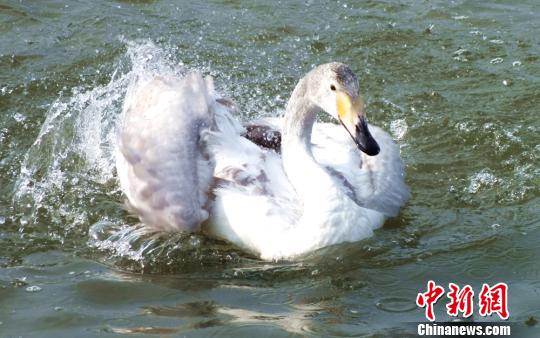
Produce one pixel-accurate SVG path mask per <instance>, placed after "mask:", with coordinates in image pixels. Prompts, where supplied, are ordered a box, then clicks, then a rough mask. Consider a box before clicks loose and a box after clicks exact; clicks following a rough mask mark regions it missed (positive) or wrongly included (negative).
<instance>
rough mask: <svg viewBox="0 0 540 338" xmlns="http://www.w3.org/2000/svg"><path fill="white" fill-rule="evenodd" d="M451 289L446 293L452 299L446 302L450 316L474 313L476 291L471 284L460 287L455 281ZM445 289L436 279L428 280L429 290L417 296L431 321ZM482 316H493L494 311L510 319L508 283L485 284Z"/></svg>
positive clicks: (482, 293)
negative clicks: (491, 285) (434, 307)
mask: <svg viewBox="0 0 540 338" xmlns="http://www.w3.org/2000/svg"><path fill="white" fill-rule="evenodd" d="M448 288H449V291H448V293H447V294H446V296H447V297H448V299H450V301H449V302H448V303H447V304H446V313H447V314H448V315H449V316H452V317H457V316H458V315H459V314H460V313H461V314H462V317H463V318H467V317H470V316H471V315H472V314H473V310H474V309H473V307H474V302H473V299H474V291H473V289H472V287H471V286H470V285H465V286H464V287H463V288H460V287H459V286H458V285H456V284H454V283H449V284H448ZM444 293H445V290H444V288H443V287H442V286H440V285H437V284H436V283H435V282H434V281H432V280H429V281H428V282H427V291H426V292H423V293H419V294H418V295H417V297H416V305H418V306H419V307H425V308H426V318H427V319H428V320H429V321H431V322H432V321H434V320H435V313H434V311H433V305H434V304H436V303H437V301H438V300H439V299H440V298H441V297H442V295H444ZM478 305H479V307H480V309H479V314H480V316H483V317H486V316H491V315H492V314H493V313H496V314H498V315H499V317H500V318H501V319H508V316H509V312H508V285H506V283H497V284H495V285H494V286H493V287H490V286H489V285H487V284H485V283H484V285H483V286H482V291H481V292H480V294H479V296H478Z"/></svg>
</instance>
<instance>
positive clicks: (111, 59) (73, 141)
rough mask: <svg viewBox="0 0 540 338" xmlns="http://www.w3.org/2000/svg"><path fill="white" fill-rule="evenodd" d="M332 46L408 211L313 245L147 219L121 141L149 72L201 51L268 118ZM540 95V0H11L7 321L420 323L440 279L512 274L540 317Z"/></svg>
mask: <svg viewBox="0 0 540 338" xmlns="http://www.w3.org/2000/svg"><path fill="white" fill-rule="evenodd" d="M328 61H342V62H346V63H348V64H349V65H350V66H351V68H353V69H354V70H356V72H357V74H358V76H359V78H360V83H361V90H362V92H363V93H364V97H365V100H366V106H367V110H368V118H369V120H370V122H371V123H373V124H376V125H379V126H382V127H383V128H384V129H386V130H387V131H389V132H391V133H392V135H393V136H394V138H395V139H396V141H397V142H398V143H399V144H400V145H401V150H402V157H403V159H404V161H405V163H406V165H407V182H408V184H409V186H410V187H411V190H412V199H411V200H410V201H409V203H408V204H407V205H406V206H405V207H404V208H403V210H402V212H401V214H400V215H399V216H398V217H397V218H396V219H392V220H389V221H388V222H387V223H386V225H385V227H383V228H382V229H380V230H378V231H376V233H375V236H374V237H373V238H371V239H368V240H365V241H362V242H359V243H350V244H343V245H338V246H334V247H331V248H326V249H323V250H320V251H318V252H315V253H313V254H311V255H309V256H307V257H305V259H304V260H302V261H300V262H279V263H266V262H261V261H258V260H257V259H255V258H254V257H250V256H248V255H246V254H245V253H242V252H241V251H240V250H238V249H236V248H234V247H231V246H230V245H228V244H227V243H224V242H218V241H215V240H211V239H209V238H204V237H202V236H189V235H181V234H178V235H174V236H171V237H170V238H167V239H163V238H162V239H156V238H148V237H145V236H139V235H137V232H136V229H137V228H136V227H135V226H134V224H135V223H136V220H135V219H133V218H132V217H130V216H129V215H128V214H126V213H125V212H124V211H123V209H122V202H123V199H122V196H121V194H120V192H119V191H118V184H117V182H116V179H115V176H114V175H115V173H114V161H113V157H112V154H111V149H112V148H111V140H112V138H113V136H114V128H115V126H116V122H117V117H118V115H119V114H120V111H121V104H122V99H123V95H124V93H125V90H126V88H127V85H128V83H129V81H130V80H132V79H133V78H134V77H136V76H138V75H140V74H163V73H171V72H177V71H178V65H179V64H180V63H182V64H183V65H185V66H186V67H188V68H198V69H201V70H203V71H204V72H205V73H206V74H211V75H212V76H214V77H215V78H216V84H217V86H218V87H219V88H220V90H222V91H223V92H225V93H226V94H227V95H228V96H230V97H231V98H233V99H234V100H235V101H236V102H237V103H238V105H239V106H240V107H241V112H242V116H241V118H244V119H249V118H252V117H256V116H268V115H276V114H279V113H280V112H281V111H282V108H283V107H284V105H285V102H286V100H287V98H288V96H289V93H290V92H291V90H292V88H293V86H294V84H295V82H296V81H297V79H298V78H300V77H301V76H302V75H303V74H304V73H305V72H307V71H308V70H309V69H310V68H311V67H312V66H314V65H317V64H320V63H324V62H328ZM539 109H540V5H539V4H538V2H537V1H534V0H530V1H520V2H513V1H495V2H488V1H485V2H480V1H453V2H448V1H431V2H420V1H399V2H398V1H363V2H344V1H340V2H332V3H328V4H322V3H321V2H318V1H303V2H300V1H299V2H288V1H283V2H281V3H273V2H266V1H245V2H243V1H235V0H228V1H211V2H208V3H205V4H196V3H194V2H188V1H185V2H178V3H175V4H171V3H170V2H166V1H151V0H148V1H143V0H140V1H136V0H132V1H126V0H125V1H108V2H104V1H96V2H84V1H46V2H45V1H43V2H41V1H40V2H37V1H34V2H32V1H6V0H4V1H2V2H1V3H0V112H1V113H0V140H1V147H0V336H2V337H4V336H7V337H11V336H40V337H47V336H48V337H58V336H78V337H83V336H95V335H102V336H109V335H110V336H118V335H122V334H126V335H132V334H142V335H152V334H157V335H172V336H176V335H178V336H183V335H186V336H200V337H209V336H220V337H221V336H234V337H241V336H245V337H253V336H255V335H261V336H376V337H381V336H382V337H386V336H388V337H393V336H403V335H406V334H411V335H412V336H414V332H415V330H416V328H415V326H414V325H411V324H410V323H414V322H419V321H424V320H425V318H424V315H423V310H422V309H419V308H417V307H416V305H415V299H416V295H417V293H418V292H423V291H424V290H425V285H426V281H427V280H428V279H433V280H435V281H436V282H437V283H439V284H442V285H443V286H447V285H448V283H449V282H454V283H456V284H458V285H461V286H463V285H465V284H470V285H471V286H472V287H473V289H474V290H475V291H476V292H477V293H479V291H480V288H481V286H482V283H489V284H494V283H497V282H506V283H508V285H509V310H510V319H509V321H510V322H512V323H515V324H514V325H515V326H514V327H516V328H521V329H522V330H521V331H520V335H523V336H531V337H534V336H538V335H540V332H539V329H538V328H539V326H538V325H539V324H536V326H531V327H528V326H527V325H526V324H525V321H526V320H527V319H528V318H529V317H531V316H533V317H535V318H536V319H538V318H540V265H539V258H540V246H539V245H538V241H539V240H540V229H539V225H540V193H539V192H540V189H539V187H540V136H539V135H540V111H539ZM126 224H127V225H132V226H131V227H124V225H126ZM254 226H256V225H254ZM118 229H120V230H119V232H118ZM122 229H123V230H122ZM133 229H135V230H133ZM111 234H112V235H111ZM109 236H111V237H109ZM444 310H445V309H444V302H439V303H438V304H437V307H436V314H437V318H438V320H441V321H444V320H449V317H447V315H446V314H445V311H444ZM497 318H498V317H495V318H492V320H497ZM473 320H475V321H486V320H490V319H489V318H483V317H480V316H478V311H477V308H475V313H474V316H473Z"/></svg>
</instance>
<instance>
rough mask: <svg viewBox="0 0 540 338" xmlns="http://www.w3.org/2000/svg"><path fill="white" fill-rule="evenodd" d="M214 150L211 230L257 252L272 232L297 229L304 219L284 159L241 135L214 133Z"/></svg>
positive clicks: (211, 140) (212, 138) (211, 147)
mask: <svg viewBox="0 0 540 338" xmlns="http://www.w3.org/2000/svg"><path fill="white" fill-rule="evenodd" d="M209 145H210V147H209V149H210V151H211V153H212V154H213V156H214V159H215V163H216V167H215V171H214V177H215V178H216V182H217V186H216V188H215V189H214V194H215V201H214V203H213V205H212V212H211V217H212V222H211V223H212V226H211V227H210V229H209V230H210V231H211V232H212V233H213V234H214V235H217V236H219V237H222V238H226V239H228V240H229V241H232V242H234V243H236V244H238V245H240V246H243V247H245V248H247V249H250V250H251V251H255V252H256V251H257V250H258V249H259V248H260V247H261V244H260V242H261V241H264V240H265V239H266V240H268V236H269V233H268V231H273V230H274V231H275V230H277V229H283V227H287V226H290V225H291V224H295V223H296V221H297V220H298V218H299V217H300V216H301V212H300V210H299V208H298V202H297V200H296V193H295V191H294V189H293V188H292V186H291V185H290V183H289V181H288V179H287V176H286V175H285V172H284V171H283V167H282V163H281V157H280V156H279V154H277V153H276V152H274V151H269V150H264V149H261V148H260V147H258V146H257V145H255V144H253V143H252V142H250V141H249V140H247V139H246V138H244V137H241V136H240V135H236V136H235V137H223V135H221V134H220V133H213V135H211V137H210V138H209ZM250 243H251V244H250ZM255 243H259V244H255Z"/></svg>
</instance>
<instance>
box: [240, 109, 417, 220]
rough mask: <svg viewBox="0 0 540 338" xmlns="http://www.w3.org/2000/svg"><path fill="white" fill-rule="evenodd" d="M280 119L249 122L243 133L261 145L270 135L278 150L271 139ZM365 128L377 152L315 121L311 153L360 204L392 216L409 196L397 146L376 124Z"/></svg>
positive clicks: (335, 127) (340, 130)
mask: <svg viewBox="0 0 540 338" xmlns="http://www.w3.org/2000/svg"><path fill="white" fill-rule="evenodd" d="M282 123H283V119H282V118H268V119H263V120H258V121H254V122H251V123H250V124H249V125H248V126H247V127H248V130H253V131H254V132H252V133H251V134H249V133H248V134H247V135H246V137H248V138H249V139H250V140H252V141H253V142H255V143H257V144H258V145H259V146H262V147H266V146H265V144H266V143H265V142H268V140H269V139H270V140H272V141H273V143H272V146H271V148H277V149H276V150H279V148H280V146H281V145H280V144H277V142H276V141H275V140H280V137H279V136H280V134H279V133H280V131H281V127H282ZM369 129H370V131H371V133H372V135H373V137H374V138H375V140H376V141H377V142H378V143H379V146H380V147H381V152H380V153H379V154H378V155H377V156H367V155H366V154H364V153H362V152H361V151H359V150H358V148H357V147H356V145H355V144H354V142H352V140H351V139H350V137H349V135H347V133H346V132H345V131H344V130H343V128H342V127H341V126H338V125H334V124H330V123H316V124H315V126H314V129H313V133H312V143H313V155H314V156H315V158H316V159H317V161H318V162H319V163H320V164H321V165H323V166H325V167H326V168H327V170H328V172H329V173H330V174H331V175H333V176H334V177H335V178H336V181H337V182H339V183H341V186H342V188H343V191H344V192H345V193H346V194H347V195H349V196H350V197H351V198H352V199H354V200H355V201H356V202H357V203H358V204H359V205H360V206H362V207H365V208H369V209H372V210H377V211H379V212H382V213H383V214H385V215H387V216H395V215H397V213H398V212H399V209H400V207H401V206H402V205H403V204H405V202H406V201H407V200H408V199H409V197H410V192H409V188H408V187H407V185H406V184H405V180H404V166H403V162H402V161H401V158H400V154H399V147H398V146H397V145H396V144H395V143H394V141H393V140H392V138H391V137H390V135H389V134H388V133H386V132H384V131H383V130H382V129H380V128H379V127H376V126H372V125H370V126H369ZM261 140H262V141H261Z"/></svg>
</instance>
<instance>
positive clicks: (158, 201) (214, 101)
mask: <svg viewBox="0 0 540 338" xmlns="http://www.w3.org/2000/svg"><path fill="white" fill-rule="evenodd" d="M234 109H235V107H234V105H233V104H232V103H231V102H230V101H228V100H227V99H225V98H223V97H221V96H220V95H219V93H218V92H217V91H216V90H215V89H214V86H213V82H212V79H210V78H203V77H202V76H201V74H199V73H197V72H192V73H190V74H188V75H186V76H184V77H171V78H157V79H152V80H150V81H147V82H146V83H144V84H137V85H134V88H130V90H129V91H128V94H127V95H126V99H125V104H124V111H123V115H124V116H123V121H122V123H121V125H120V128H119V132H118V137H117V151H116V162H117V163H116V165H117V172H118V177H119V180H120V186H121V189H122V191H123V192H124V194H125V195H126V197H127V203H128V205H129V208H130V209H131V210H133V211H134V212H135V213H136V214H137V215H138V216H139V217H140V219H141V221H142V222H143V223H144V224H146V225H147V226H149V227H150V228H152V229H156V230H162V231H192V232H193V231H202V232H204V233H206V234H208V235H210V236H214V237H217V238H222V239H225V240H227V241H229V242H232V243H234V244H235V245H237V246H239V247H241V248H243V249H244V250H246V251H249V252H251V253H253V254H256V255H258V256H259V257H261V259H264V260H279V259H296V258H298V257H300V256H301V255H303V254H305V253H307V252H311V251H313V250H316V249H319V248H322V247H325V246H329V245H333V244H337V243H342V242H354V241H359V240H362V239H364V238H367V237H370V236H372V234H373V230H374V229H376V228H378V227H380V226H381V225H382V224H383V223H384V221H385V219H386V218H388V217H392V216H395V215H396V214H397V213H398V212H399V209H400V207H401V206H402V205H403V204H404V203H405V202H406V201H407V199H408V198H409V196H410V193H409V189H408V187H407V185H406V184H405V180H404V165H403V162H402V161H401V158H400V153H399V147H398V146H397V145H396V144H395V143H394V142H393V140H392V138H391V137H390V135H388V134H387V133H386V132H384V131H383V130H382V129H380V128H378V127H375V126H372V125H369V124H368V123H367V122H366V118H365V114H364V104H363V101H362V98H361V96H360V95H359V83H358V80H357V77H356V76H355V74H354V73H353V72H352V70H351V69H350V68H349V67H348V66H347V65H345V64H342V63H328V64H323V65H320V66H318V67H315V68H314V69H312V70H311V71H310V72H308V73H307V74H306V75H305V76H304V77H303V78H302V79H300V81H299V82H298V84H297V85H296V87H295V89H294V90H293V92H292V95H291V97H290V99H289V101H288V103H287V107H286V111H285V116H284V117H283V118H272V119H265V120H260V121H256V122H255V123H254V124H252V125H251V126H248V127H247V128H245V127H243V126H242V125H241V124H240V123H239V122H238V121H236V120H235V119H234V118H233V117H232V113H233V110H234ZM319 112H326V113H327V114H329V115H330V116H331V117H332V118H333V119H335V120H337V121H338V122H339V124H340V125H337V124H333V123H318V122H316V117H317V114H318V113H319ZM253 126H256V128H255V129H254V128H253ZM260 128H262V129H260ZM246 129H247V132H246ZM250 130H251V131H253V130H263V131H264V133H263V134H264V135H271V136H272V138H276V140H277V141H278V142H277V144H278V146H277V147H276V143H273V148H277V149H269V148H268V144H266V145H265V144H263V143H264V142H261V140H260V139H259V140H257V139H256V137H253V135H254V134H253V133H249V131H250ZM250 136H251V137H250ZM263 138H264V137H263ZM270 143H271V144H272V142H270ZM270 148H272V147H270ZM276 150H277V151H276Z"/></svg>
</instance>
